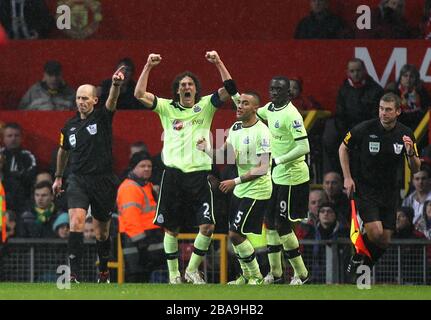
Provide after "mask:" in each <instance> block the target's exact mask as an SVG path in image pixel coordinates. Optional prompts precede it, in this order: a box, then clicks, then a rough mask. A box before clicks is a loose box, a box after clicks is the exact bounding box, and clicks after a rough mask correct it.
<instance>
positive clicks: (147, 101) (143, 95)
mask: <svg viewBox="0 0 431 320" xmlns="http://www.w3.org/2000/svg"><path fill="white" fill-rule="evenodd" d="M161 61H162V57H161V56H160V54H155V53H151V54H150V55H149V56H148V59H147V63H146V64H145V66H144V69H143V70H142V73H141V76H140V77H139V80H138V83H137V84H136V88H135V98H136V99H138V100H139V101H140V102H141V103H142V104H143V105H144V106H145V107H146V108H151V107H152V106H153V103H154V99H155V98H154V94H152V93H150V92H147V85H148V78H149V76H150V71H151V69H152V68H153V67H155V66H157V65H158V64H159V63H160V62H161Z"/></svg>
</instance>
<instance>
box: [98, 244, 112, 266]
mask: <svg viewBox="0 0 431 320" xmlns="http://www.w3.org/2000/svg"><path fill="white" fill-rule="evenodd" d="M96 248H97V255H98V256H99V271H100V272H106V271H108V261H109V257H110V253H111V237H110V236H108V238H107V239H106V240H103V241H99V240H96Z"/></svg>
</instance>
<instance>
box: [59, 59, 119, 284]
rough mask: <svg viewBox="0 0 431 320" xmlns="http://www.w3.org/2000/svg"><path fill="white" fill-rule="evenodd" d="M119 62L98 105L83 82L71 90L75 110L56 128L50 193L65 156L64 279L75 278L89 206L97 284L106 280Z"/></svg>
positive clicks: (113, 190) (92, 89) (114, 187)
mask: <svg viewBox="0 0 431 320" xmlns="http://www.w3.org/2000/svg"><path fill="white" fill-rule="evenodd" d="M123 69H124V66H122V67H120V68H119V69H118V70H117V71H116V72H115V73H114V75H113V76H112V85H111V89H110V92H109V97H108V99H107V101H106V104H105V106H104V107H101V108H97V109H95V108H94V107H95V105H96V104H97V101H98V98H97V94H96V88H95V87H94V86H92V85H89V84H85V85H82V86H80V87H79V88H78V90H77V92H76V105H77V108H78V112H77V114H76V116H75V117H73V118H71V119H70V120H69V121H67V122H66V125H65V126H64V128H63V129H62V130H61V134H60V148H59V150H58V154H57V168H56V169H57V170H56V173H55V181H54V184H53V186H52V188H53V191H54V194H56V195H58V194H59V193H61V192H63V191H64V190H62V185H63V181H62V177H63V172H64V168H65V166H66V163H67V161H68V159H69V158H70V160H69V162H70V170H71V174H70V175H69V177H68V181H67V182H68V186H67V190H66V192H67V202H68V208H69V218H70V236H69V245H68V254H69V264H70V268H71V276H70V282H72V283H79V279H80V278H79V277H80V271H81V270H80V267H81V258H82V251H83V231H84V224H85V217H86V215H87V210H88V208H89V206H91V214H92V216H93V224H94V231H95V233H96V247H97V254H98V256H99V275H98V279H97V282H98V283H103V282H105V283H109V282H110V279H109V271H108V259H109V254H110V247H111V245H110V243H111V242H110V237H109V226H110V222H111V214H112V211H113V210H114V207H115V198H116V193H117V186H118V184H119V181H118V178H117V177H116V176H115V175H114V173H113V170H112V120H113V117H114V112H115V110H116V105H117V99H118V96H119V94H120V86H121V85H122V83H123V80H124V73H123Z"/></svg>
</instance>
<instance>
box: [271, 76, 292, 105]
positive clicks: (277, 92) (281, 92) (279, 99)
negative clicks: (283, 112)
mask: <svg viewBox="0 0 431 320" xmlns="http://www.w3.org/2000/svg"><path fill="white" fill-rule="evenodd" d="M289 89H290V83H289V82H286V81H284V80H275V79H272V80H271V82H270V83H269V97H270V98H271V102H272V103H273V104H274V105H275V107H276V108H279V107H282V106H284V105H285V104H286V103H288V102H289Z"/></svg>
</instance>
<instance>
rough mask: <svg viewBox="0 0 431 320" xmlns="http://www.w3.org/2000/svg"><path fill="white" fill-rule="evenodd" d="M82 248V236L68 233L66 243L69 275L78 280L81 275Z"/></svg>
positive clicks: (79, 233)
mask: <svg viewBox="0 0 431 320" xmlns="http://www.w3.org/2000/svg"><path fill="white" fill-rule="evenodd" d="M83 247H84V234H83V233H82V232H70V235H69V241H68V252H69V265H70V273H71V275H74V276H76V277H78V278H79V276H80V273H81V259H82V252H83V249H84V248H83Z"/></svg>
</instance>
